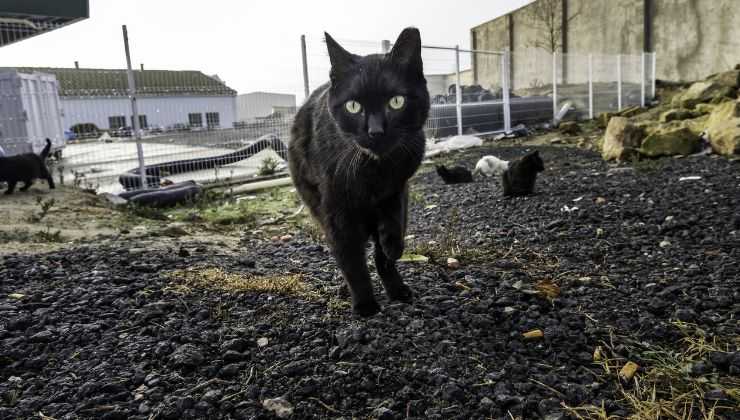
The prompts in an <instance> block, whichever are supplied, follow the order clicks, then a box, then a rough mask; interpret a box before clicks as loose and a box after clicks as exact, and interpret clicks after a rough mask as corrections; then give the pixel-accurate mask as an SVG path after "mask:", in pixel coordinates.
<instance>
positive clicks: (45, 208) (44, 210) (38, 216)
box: [28, 197, 56, 223]
mask: <svg viewBox="0 0 740 420" xmlns="http://www.w3.org/2000/svg"><path fill="white" fill-rule="evenodd" d="M36 204H37V205H38V206H39V211H38V213H33V214H31V215H30V216H29V217H28V221H29V223H39V222H41V221H42V220H43V219H44V217H46V215H47V214H49V211H51V209H52V207H54V205H55V204H56V200H55V199H53V198H50V199H48V200H44V197H36Z"/></svg>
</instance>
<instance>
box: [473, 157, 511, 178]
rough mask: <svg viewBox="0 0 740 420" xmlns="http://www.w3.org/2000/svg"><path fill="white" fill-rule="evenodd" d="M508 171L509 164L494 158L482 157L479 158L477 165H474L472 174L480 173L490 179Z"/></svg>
mask: <svg viewBox="0 0 740 420" xmlns="http://www.w3.org/2000/svg"><path fill="white" fill-rule="evenodd" d="M507 169H509V162H508V161H506V160H501V159H499V158H497V157H496V156H483V157H482V158H480V160H479V161H478V163H476V164H475V171H473V173H474V174H479V173H482V174H483V175H485V176H487V177H490V176H494V175H501V174H502V173H504V171H506V170H507Z"/></svg>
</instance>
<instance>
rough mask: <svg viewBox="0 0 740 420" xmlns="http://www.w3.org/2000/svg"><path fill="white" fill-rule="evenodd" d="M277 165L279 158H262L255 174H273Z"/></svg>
mask: <svg viewBox="0 0 740 420" xmlns="http://www.w3.org/2000/svg"><path fill="white" fill-rule="evenodd" d="M278 165H280V161H279V160H277V159H275V158H274V157H272V156H268V157H266V158H264V159H262V162H261V163H260V167H259V170H258V171H257V174H258V175H259V176H269V175H274V174H275V172H277V167H278Z"/></svg>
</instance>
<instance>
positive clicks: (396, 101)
mask: <svg viewBox="0 0 740 420" xmlns="http://www.w3.org/2000/svg"><path fill="white" fill-rule="evenodd" d="M405 104H406V98H404V97H403V96H401V95H398V96H394V97H392V98H391V100H390V102H388V106H390V107H391V109H395V110H396V111H398V110H399V109H401V108H403V106H404V105H405Z"/></svg>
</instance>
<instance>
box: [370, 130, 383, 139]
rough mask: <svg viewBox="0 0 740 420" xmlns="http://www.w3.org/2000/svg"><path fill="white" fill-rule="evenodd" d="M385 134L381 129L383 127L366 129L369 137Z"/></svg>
mask: <svg viewBox="0 0 740 420" xmlns="http://www.w3.org/2000/svg"><path fill="white" fill-rule="evenodd" d="M383 134H385V131H383V128H371V129H369V130H367V135H368V136H370V138H371V139H375V138H378V137H380V136H382V135H383Z"/></svg>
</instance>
